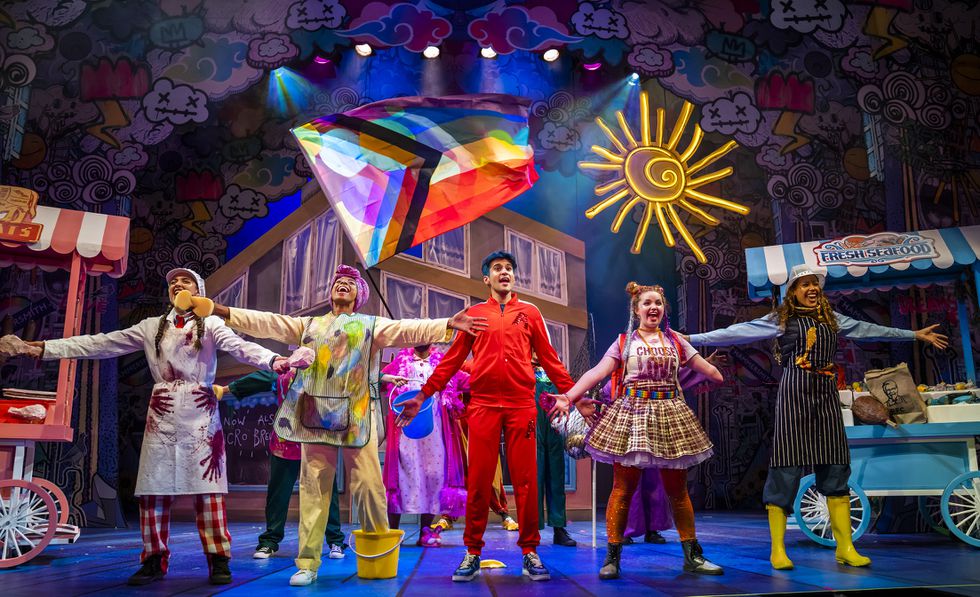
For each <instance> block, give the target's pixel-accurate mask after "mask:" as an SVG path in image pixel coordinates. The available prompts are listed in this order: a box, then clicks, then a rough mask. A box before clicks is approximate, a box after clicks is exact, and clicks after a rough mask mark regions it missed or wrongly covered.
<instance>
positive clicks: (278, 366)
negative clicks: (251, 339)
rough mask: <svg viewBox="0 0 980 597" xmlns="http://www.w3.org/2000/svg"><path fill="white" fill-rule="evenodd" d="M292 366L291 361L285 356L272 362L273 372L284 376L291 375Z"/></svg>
mask: <svg viewBox="0 0 980 597" xmlns="http://www.w3.org/2000/svg"><path fill="white" fill-rule="evenodd" d="M289 369H290V364H289V359H288V358H286V357H283V356H278V357H276V358H275V359H273V361H272V370H273V371H275V372H276V373H278V374H279V375H282V374H283V373H289Z"/></svg>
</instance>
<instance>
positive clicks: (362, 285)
mask: <svg viewBox="0 0 980 597" xmlns="http://www.w3.org/2000/svg"><path fill="white" fill-rule="evenodd" d="M337 278H354V282H355V285H356V286H357V296H355V297H354V310H355V311H358V310H359V309H360V308H361V307H363V306H364V303H366V302H367V301H368V298H370V297H371V290H370V289H369V288H368V283H367V280H365V279H364V278H362V277H361V272H359V271H357V268H356V267H351V266H349V265H343V264H341V265H338V266H337V271H335V272H334V274H333V280H331V281H330V294H331V295H332V294H333V285H334V284H336V283H337ZM327 308H329V309H333V300H332V297H331V296H329V295H328V297H327Z"/></svg>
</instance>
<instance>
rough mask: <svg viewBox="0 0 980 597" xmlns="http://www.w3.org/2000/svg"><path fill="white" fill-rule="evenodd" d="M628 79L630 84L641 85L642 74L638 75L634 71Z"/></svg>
mask: <svg viewBox="0 0 980 597" xmlns="http://www.w3.org/2000/svg"><path fill="white" fill-rule="evenodd" d="M626 81H627V82H628V83H629V84H630V85H639V84H640V75H638V74H636V73H633V74H632V75H630V77H629V79H627V80H626Z"/></svg>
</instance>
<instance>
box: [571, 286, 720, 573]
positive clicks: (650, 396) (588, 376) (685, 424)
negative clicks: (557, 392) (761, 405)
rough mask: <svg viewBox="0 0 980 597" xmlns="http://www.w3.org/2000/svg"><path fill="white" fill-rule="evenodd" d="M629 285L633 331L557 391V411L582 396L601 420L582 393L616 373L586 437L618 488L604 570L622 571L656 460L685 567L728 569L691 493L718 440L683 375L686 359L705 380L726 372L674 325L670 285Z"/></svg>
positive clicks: (609, 512)
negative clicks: (691, 471) (704, 538)
mask: <svg viewBox="0 0 980 597" xmlns="http://www.w3.org/2000/svg"><path fill="white" fill-rule="evenodd" d="M626 292H627V294H629V295H630V320H629V325H628V326H627V330H626V333H625V334H621V335H620V336H619V338H618V339H617V340H616V341H614V342H613V343H612V345H611V346H610V347H609V350H607V351H606V354H605V356H603V358H602V360H601V361H599V364H598V365H596V366H595V367H593V368H592V369H591V370H589V371H588V372H586V373H585V374H584V375H583V376H582V377H581V379H579V381H578V382H577V383H576V384H575V386H574V387H573V388H572V389H571V390H569V391H568V393H567V394H565V395H562V396H556V397H555V401H556V404H555V407H554V408H553V409H552V414H554V415H559V414H564V413H567V412H568V407H569V405H570V404H576V403H578V405H577V406H578V408H579V411H580V412H581V413H582V415H583V416H585V417H586V418H590V419H593V420H594V419H595V416H596V415H595V407H594V405H593V404H591V401H590V400H580V399H581V398H582V396H583V395H584V394H585V392H586V390H588V389H590V388H592V387H594V386H595V385H596V384H598V383H599V382H600V381H602V379H604V378H605V377H606V376H608V375H611V376H612V378H613V379H612V387H613V396H612V404H611V405H609V406H608V407H607V408H606V409H605V410H604V411H603V412H602V414H601V416H599V418H598V421H596V422H595V424H594V425H593V426H592V429H591V430H590V431H589V434H588V436H587V437H586V449H587V450H588V451H589V453H590V454H591V455H592V457H593V458H595V459H596V460H599V461H601V462H608V463H610V464H612V465H613V489H612V493H611V494H610V495H609V502H608V503H607V505H606V533H607V535H608V550H607V552H606V560H605V562H604V563H603V565H602V568H601V569H600V570H599V578H602V579H611V578H618V577H619V573H620V564H619V560H620V555H621V554H622V549H623V529H624V528H625V527H626V520H627V517H628V515H629V508H630V500H631V498H632V496H633V493H634V492H635V491H636V487H637V485H638V484H639V481H640V476H641V475H642V473H643V469H645V468H652V467H656V468H659V469H661V473H660V474H661V478H662V479H663V483H664V488H665V489H666V491H667V495H668V497H669V498H670V506H671V511H672V513H673V515H674V523H675V525H676V527H677V532H678V534H680V537H681V545H682V546H683V549H684V570H685V571H687V572H695V573H698V574H721V573H722V572H723V571H722V569H721V567H720V566H717V565H715V564H712V563H711V562H709V561H708V560H706V559H705V558H704V556H703V555H702V552H701V546H700V545H699V544H698V541H697V538H696V536H695V532H694V508H693V507H692V506H691V498H690V496H689V495H688V493H687V469H688V468H689V467H692V466H694V465H695V464H698V463H699V462H703V461H704V460H706V459H707V458H708V457H710V456H711V452H712V450H711V449H712V445H711V441H710V440H709V439H708V436H707V435H706V434H705V433H704V430H703V429H702V428H701V425H700V424H699V423H698V421H697V418H695V416H694V413H693V412H691V409H690V408H689V407H688V406H687V403H686V402H684V394H683V392H682V391H681V387H680V384H679V383H678V379H677V378H678V372H679V370H680V369H681V367H687V368H689V369H691V370H692V371H693V372H694V373H695V374H696V375H697V376H698V377H699V378H700V380H704V379H707V380H709V381H712V382H714V383H719V382H721V381H722V376H721V373H719V372H718V369H717V368H715V366H714V365H712V364H711V363H709V362H707V361H706V360H704V359H703V358H701V356H700V355H699V354H698V353H697V351H695V350H694V348H692V347H691V345H690V344H688V343H687V342H686V341H685V340H683V339H682V338H681V337H680V336H678V335H677V334H675V333H674V332H673V331H672V330H671V329H670V322H669V321H667V319H666V312H667V302H666V300H665V299H664V291H663V288H661V287H660V286H641V285H639V284H637V283H636V282H630V283H629V285H627V287H626ZM662 321H663V322H664V326H663V330H661V322H662Z"/></svg>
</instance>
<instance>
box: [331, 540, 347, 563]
mask: <svg viewBox="0 0 980 597" xmlns="http://www.w3.org/2000/svg"><path fill="white" fill-rule="evenodd" d="M327 557H328V558H330V559H331V560H342V559H344V546H343V545H338V544H336V543H331V544H330V553H329V554H328V555H327Z"/></svg>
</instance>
